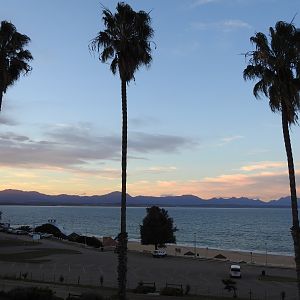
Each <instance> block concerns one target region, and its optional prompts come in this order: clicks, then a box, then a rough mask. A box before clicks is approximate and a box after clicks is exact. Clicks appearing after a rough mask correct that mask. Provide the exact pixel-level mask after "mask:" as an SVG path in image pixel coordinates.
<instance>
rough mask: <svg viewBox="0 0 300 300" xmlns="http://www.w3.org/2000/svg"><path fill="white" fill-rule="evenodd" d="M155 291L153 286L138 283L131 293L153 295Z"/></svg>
mask: <svg viewBox="0 0 300 300" xmlns="http://www.w3.org/2000/svg"><path fill="white" fill-rule="evenodd" d="M155 290H156V289H155V287H154V286H149V285H143V284H140V283H139V285H138V286H137V287H136V288H135V289H134V290H133V292H134V293H137V294H148V293H154V292H155Z"/></svg>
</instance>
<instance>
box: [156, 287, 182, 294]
mask: <svg viewBox="0 0 300 300" xmlns="http://www.w3.org/2000/svg"><path fill="white" fill-rule="evenodd" d="M160 294H161V295H162V296H183V290H182V289H180V288H174V287H165V288H163V289H162V290H161V291H160Z"/></svg>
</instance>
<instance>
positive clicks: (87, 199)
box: [0, 190, 300, 208]
mask: <svg viewBox="0 0 300 300" xmlns="http://www.w3.org/2000/svg"><path fill="white" fill-rule="evenodd" d="M120 199H121V193H120V192H112V193H109V194H106V195H101V196H96V195H95V196H78V195H65V194H62V195H54V196H53V195H45V194H42V193H38V192H25V191H20V190H4V191H0V205H40V206H45V205H87V206H91V205H94V206H119V205H120ZM298 202H299V204H300V200H299V199H298ZM127 205H128V206H151V205H159V206H182V207H183V206H191V207H266V208H267V207H290V197H284V198H280V199H278V200H271V201H269V202H264V201H261V200H258V199H249V198H245V197H241V198H235V197H232V198H211V199H202V198H199V197H197V196H194V195H182V196H163V197H152V196H136V197H133V196H130V195H127Z"/></svg>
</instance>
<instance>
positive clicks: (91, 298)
mask: <svg viewBox="0 0 300 300" xmlns="http://www.w3.org/2000/svg"><path fill="white" fill-rule="evenodd" d="M79 299H80V300H103V299H104V298H103V297H102V296H101V295H99V294H93V293H85V294H82V295H81V296H80V298H79Z"/></svg>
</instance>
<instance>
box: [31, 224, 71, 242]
mask: <svg viewBox="0 0 300 300" xmlns="http://www.w3.org/2000/svg"><path fill="white" fill-rule="evenodd" d="M34 231H35V232H41V233H49V234H53V235H54V236H55V237H57V238H60V239H64V240H65V239H66V238H67V236H66V235H65V234H63V233H62V232H61V231H60V229H59V228H57V227H56V226H54V225H52V224H43V225H41V226H38V227H36V228H35V230H34Z"/></svg>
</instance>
